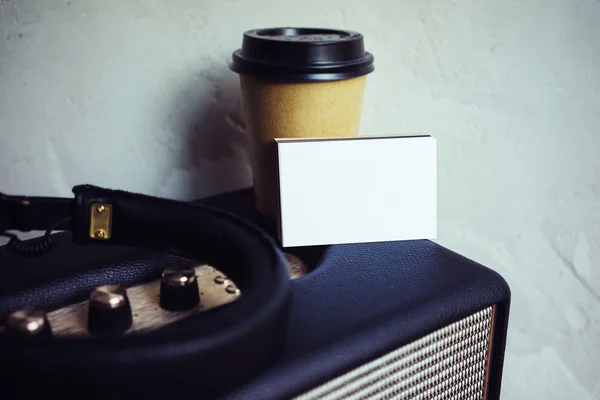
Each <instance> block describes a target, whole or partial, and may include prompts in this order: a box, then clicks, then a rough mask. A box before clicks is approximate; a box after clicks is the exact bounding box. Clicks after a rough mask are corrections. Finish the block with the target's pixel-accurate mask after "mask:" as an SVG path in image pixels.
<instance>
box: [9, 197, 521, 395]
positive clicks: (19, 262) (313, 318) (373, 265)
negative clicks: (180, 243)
mask: <svg viewBox="0 0 600 400" xmlns="http://www.w3.org/2000/svg"><path fill="white" fill-rule="evenodd" d="M201 203H203V204H207V205H209V206H213V207H217V208H220V209H222V210H225V211H227V212H229V213H232V214H236V215H238V216H241V217H242V218H244V219H246V220H248V221H250V222H251V223H253V224H255V225H257V226H260V227H261V228H262V229H264V230H265V231H267V232H268V233H270V234H271V235H274V234H275V226H274V224H273V223H272V222H270V221H269V220H265V219H263V218H262V217H261V216H260V215H259V214H258V213H257V212H256V210H255V209H254V206H253V204H254V198H253V193H252V190H250V189H249V190H242V191H237V192H232V193H228V194H224V195H219V196H215V197H212V198H208V199H205V200H202V201H201ZM382 223H385V221H382ZM315 229H318V227H315ZM53 238H54V240H55V242H56V243H57V244H58V246H57V248H56V249H55V250H53V251H52V252H50V253H48V254H47V255H44V256H41V257H37V258H22V257H18V256H15V255H13V254H9V253H8V252H6V251H4V250H1V251H0V265H1V266H2V267H0V321H4V322H5V320H6V317H7V316H8V315H9V313H11V312H12V311H14V310H17V309H22V308H25V307H36V308H40V309H44V310H45V311H46V312H47V313H48V316H49V318H50V323H51V324H52V329H53V331H54V332H55V334H59V333H60V332H66V333H67V334H68V333H71V334H76V333H77V332H79V333H80V334H87V333H86V332H84V331H85V329H83V328H82V329H79V328H77V329H79V331H77V329H76V328H75V327H76V325H77V324H78V322H77V321H79V320H81V318H80V317H81V315H83V314H81V313H83V312H84V311H85V310H86V309H87V308H85V307H88V306H89V302H87V300H86V296H87V293H89V292H90V291H91V290H93V289H94V288H95V287H97V286H99V285H104V284H114V283H116V282H117V283H121V284H123V285H125V286H128V287H129V289H128V290H129V301H130V302H131V303H132V304H131V307H132V309H133V310H134V311H133V312H134V314H135V318H137V319H135V318H134V325H135V324H138V325H135V326H138V327H139V326H142V325H140V324H146V325H152V324H158V325H161V324H163V325H164V324H167V325H168V324H169V323H170V322H169V321H171V320H175V319H178V318H197V319H201V318H203V315H202V313H198V314H194V315H187V314H185V313H180V312H179V313H174V314H173V313H171V312H165V311H161V309H160V307H159V301H158V300H157V297H158V296H156V295H155V294H153V295H152V296H150V297H148V296H146V297H144V295H143V293H157V292H156V291H158V290H159V283H158V281H157V279H158V280H160V273H161V271H163V270H164V269H165V268H168V267H174V266H176V267H195V268H196V271H197V274H196V275H197V276H198V284H199V287H200V291H201V292H202V296H204V297H202V299H203V300H202V301H203V302H204V303H203V304H204V307H206V308H211V307H213V306H214V307H216V306H217V305H218V304H217V303H219V304H220V303H223V305H221V306H222V307H227V304H226V303H228V302H231V301H235V296H237V295H241V296H243V295H244V293H243V290H242V293H241V294H240V293H238V291H237V289H236V287H235V284H234V283H233V282H230V283H229V284H228V281H227V279H228V278H227V277H226V276H222V275H219V273H218V271H217V270H215V269H210V268H209V267H204V266H198V263H197V262H194V261H191V260H189V259H185V258H182V257H176V256H172V255H167V254H162V253H155V252H151V251H141V250H132V249H126V248H117V247H110V246H102V247H80V246H76V245H73V244H71V243H70V235H69V234H66V233H62V234H57V235H53ZM283 250H284V251H285V252H286V253H287V255H288V260H289V262H290V268H291V269H292V275H295V276H297V277H296V279H294V280H292V282H291V283H292V288H291V300H290V303H291V304H290V309H289V315H288V319H287V324H286V326H285V328H282V329H285V334H284V340H283V342H282V343H281V344H279V345H278V346H279V350H278V352H277V354H276V355H275V356H273V357H271V358H270V359H269V362H268V363H267V365H266V366H264V368H259V369H256V370H254V371H252V373H251V374H249V375H248V376H247V377H246V378H245V379H244V380H243V382H240V383H239V384H236V385H233V386H230V385H224V386H223V387H222V388H219V390H217V392H215V393H211V394H210V396H211V397H219V398H226V399H289V398H297V399H440V400H441V399H498V398H499V396H500V385H501V378H502V367H503V359H504V350H505V343H506V334H507V326H508V313H509V304H510V290H509V288H508V285H507V284H506V282H505V281H504V279H503V278H502V277H501V276H500V275H498V274H497V273H496V272H494V271H492V270H490V269H488V268H486V267H484V266H482V265H480V264H478V263H476V262H473V261H471V260H469V259H467V258H465V257H463V256H461V255H459V254H456V253H454V252H452V251H450V250H448V249H445V248H444V247H442V246H439V245H437V244H435V243H433V242H431V241H426V240H417V241H404V242H379V243H368V244H348V245H333V246H319V247H303V248H286V249H283ZM163 281H164V274H163ZM162 284H164V282H162V283H161V285H162ZM152 290H154V291H155V292H152ZM161 290H162V289H161ZM65 293H66V294H65ZM135 293H141V294H140V296H137V295H136V294H135ZM211 293H212V294H211ZM211 296H212V297H211ZM227 296H229V297H227ZM232 296H233V297H232ZM138 298H139V299H142V298H144V299H146V300H138ZM223 299H225V300H223ZM138 301H150V302H155V303H156V304H155V305H153V306H152V307H146V306H144V307H140V306H139V305H138V304H136V303H137V302H138ZM211 301H214V302H215V303H214V304H213V303H211ZM153 304H154V303H153ZM84 306H85V307H84ZM136 310H140V311H136ZM200 311H201V310H200ZM211 312H212V313H219V310H218V308H215V309H214V310H212V311H211ZM77 313H80V314H77ZM142 314H147V315H146V316H145V317H144V315H142ZM150 314H152V316H150ZM77 315H79V316H80V317H77V318H76V317H73V316H77ZM78 318H79V320H78ZM169 318H170V319H169ZM59 320H60V321H61V323H62V324H63V325H61V326H58V324H57V323H56V321H59ZM142 320H143V321H142ZM136 321H137V322H136ZM230 323H232V324H235V323H236V322H235V321H230ZM69 324H71V325H69ZM82 326H83V325H82ZM76 331H77V332H76ZM224 340H225V339H224ZM252 351H253V349H251V348H248V349H247V350H241V351H240V350H239V349H237V350H236V352H224V353H223V360H224V362H226V363H229V365H230V366H231V371H232V372H233V371H235V370H236V368H237V367H238V365H239V364H240V363H242V362H243V360H244V359H245V357H247V354H250V353H251V352H252ZM246 352H248V353H247V354H246ZM0 358H1V355H0ZM197 362H198V363H199V364H200V363H203V362H206V360H197ZM190 373H191V376H192V377H193V371H191V372H190ZM6 376H7V375H1V376H0V381H2V380H3V379H4V380H5V379H6ZM198 378H200V377H198ZM47 383H48V384H49V385H50V386H51V385H52V382H47ZM98 385H102V382H100V383H98ZM152 387H153V383H152V382H147V387H145V388H135V387H132V388H130V389H131V390H132V393H136V392H138V389H140V390H142V391H144V389H145V390H146V391H147V392H148V393H152ZM185 395H186V396H185V397H189V398H203V393H198V391H197V390H196V389H195V387H194V381H193V379H190V380H189V387H186V388H185ZM85 397H86V394H85V392H83V394H82V395H81V398H85ZM89 397H93V394H92V393H90V396H89Z"/></svg>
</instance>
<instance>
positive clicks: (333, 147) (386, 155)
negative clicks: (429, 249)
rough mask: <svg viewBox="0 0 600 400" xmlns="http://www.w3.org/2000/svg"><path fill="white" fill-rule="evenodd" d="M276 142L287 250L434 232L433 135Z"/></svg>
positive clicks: (282, 232) (282, 231) (429, 235)
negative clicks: (295, 247)
mask: <svg viewBox="0 0 600 400" xmlns="http://www.w3.org/2000/svg"><path fill="white" fill-rule="evenodd" d="M276 141H277V149H278V163H279V191H280V206H281V207H280V219H279V238H280V239H281V242H282V245H283V246H284V247H294V246H311V245H325V244H341V243H359V242H379V241H391V240H410V239H434V238H435V237H436V235H437V173H436V172H437V162H436V153H437V152H436V140H435V139H434V138H432V137H430V136H383V137H358V138H351V139H348V138H344V139H276Z"/></svg>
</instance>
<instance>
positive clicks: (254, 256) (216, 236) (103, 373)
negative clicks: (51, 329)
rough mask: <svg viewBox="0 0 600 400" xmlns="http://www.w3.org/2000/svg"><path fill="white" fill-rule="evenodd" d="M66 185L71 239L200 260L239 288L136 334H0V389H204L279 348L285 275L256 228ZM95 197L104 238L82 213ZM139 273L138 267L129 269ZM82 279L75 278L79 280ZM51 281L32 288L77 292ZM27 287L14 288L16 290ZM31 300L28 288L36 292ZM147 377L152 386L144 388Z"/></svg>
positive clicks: (219, 215)
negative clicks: (105, 217)
mask: <svg viewBox="0 0 600 400" xmlns="http://www.w3.org/2000/svg"><path fill="white" fill-rule="evenodd" d="M74 192H75V194H76V208H77V209H78V211H76V212H75V213H74V218H73V226H74V233H73V241H74V242H76V243H90V244H95V243H107V244H119V245H125V246H132V247H148V248H152V249H160V250H163V251H166V252H169V253H171V254H179V255H182V256H186V257H189V258H193V259H194V260H197V261H199V262H206V263H209V264H211V265H214V266H215V267H217V268H219V270H221V271H222V272H224V273H225V274H227V275H228V276H230V277H231V278H232V279H233V280H234V281H235V282H236V285H237V286H238V287H239V288H240V289H241V290H242V293H243V295H242V296H241V297H240V298H239V299H238V300H237V301H235V302H234V303H230V304H228V305H226V306H224V307H221V308H220V309H219V310H218V312H215V311H214V310H211V311H208V312H206V313H203V314H202V315H201V318H199V316H194V317H190V318H186V319H184V320H181V321H178V322H176V323H173V324H171V325H168V326H167V327H165V328H162V329H159V330H156V331H152V332H148V333H143V334H132V335H124V336H118V337H111V338H105V337H102V338H50V339H36V340H29V341H27V342H25V341H23V340H19V338H14V337H12V336H10V337H9V336H7V335H4V336H3V337H2V338H0V354H1V355H2V365H3V366H4V367H10V368H4V369H5V370H10V371H11V374H10V375H9V376H8V377H9V379H8V380H6V382H5V383H4V385H2V387H3V388H6V387H7V386H10V385H11V383H14V382H18V380H19V378H25V379H26V380H27V381H28V382H30V383H38V385H43V387H45V388H47V390H49V391H52V392H53V393H54V394H57V395H58V394H60V395H64V394H68V395H75V393H76V392H77V391H78V389H77V387H76V386H74V385H73V382H76V383H77V384H78V385H82V386H85V387H86V389H87V390H89V391H90V392H91V393H93V395H94V396H98V397H104V396H111V395H112V394H114V393H115V392H117V393H118V392H119V391H120V390H121V389H123V388H127V387H129V386H132V387H136V388H139V390H138V391H137V394H147V395H151V394H156V393H164V394H167V393H168V394H170V395H176V396H177V395H178V394H179V393H180V392H182V391H185V389H186V383H188V382H190V381H194V382H195V387H196V389H197V390H201V391H203V392H205V393H207V394H208V395H210V394H211V393H215V392H216V391H217V390H219V389H220V388H221V387H222V386H230V385H233V384H236V383H239V382H240V381H241V380H242V379H245V378H247V377H248V376H249V375H251V374H252V373H254V371H256V370H258V369H260V368H261V367H263V366H264V365H265V363H266V362H267V360H269V359H270V358H271V357H272V356H273V355H274V353H275V352H276V351H277V350H279V348H280V343H281V340H282V337H283V332H284V328H285V324H286V322H287V320H286V315H287V309H288V304H289V301H288V297H289V296H288V293H289V286H290V281H289V274H288V272H287V267H286V264H285V261H284V258H283V255H282V253H281V252H280V251H279V250H278V249H277V248H276V246H275V245H274V241H273V240H272V239H271V238H270V237H269V236H267V235H266V234H265V233H264V232H262V231H261V230H259V229H257V228H256V227H255V226H253V225H251V224H249V223H248V222H246V221H244V220H242V219H240V218H238V217H235V216H233V215H231V214H229V213H226V212H223V211H219V210H215V209H211V208H209V207H206V206H203V205H195V204H190V203H182V202H176V201H172V200H166V199H159V198H155V197H149V196H143V195H138V194H133V193H127V192H122V191H112V190H107V189H100V188H96V187H91V186H80V187H76V188H75V189H74ZM95 203H108V204H111V205H112V209H113V211H112V212H113V218H112V222H111V224H112V234H111V237H110V239H109V240H103V241H100V240H94V239H91V238H90V237H89V224H90V214H89V212H90V211H89V210H90V209H91V205H92V204H95ZM40 264H41V263H40ZM114 268H115V267H114V266H113V267H112V269H113V270H114ZM147 270H148V268H146V266H144V267H143V268H141V269H140V270H139V272H141V273H147ZM97 271H98V270H94V271H93V272H92V275H94V274H95V273H96V272H97ZM100 271H101V272H100V273H101V274H102V278H101V279H108V278H109V277H108V276H106V274H105V271H106V270H105V269H104V268H101V269H100ZM124 271H126V272H124ZM130 276H131V272H130V271H128V268H127V266H126V265H124V268H123V269H122V270H118V271H116V273H115V275H114V276H112V277H110V280H111V281H112V283H115V281H116V282H119V283H120V282H121V277H130ZM89 280H90V278H89V277H88V278H86V279H84V282H83V283H84V284H89ZM55 282H57V281H55ZM58 283H59V284H58V285H55V286H54V287H46V288H45V289H43V290H42V293H43V292H46V293H50V292H52V293H63V294H64V295H65V296H67V297H68V296H72V295H74V293H75V292H78V291H79V289H80V285H79V283H80V282H78V281H77V280H73V279H72V277H70V276H69V277H63V279H61V280H59V281H58ZM105 283H109V282H105ZM32 290H33V292H35V289H34V288H32ZM29 293H31V292H30V291H25V292H21V294H23V295H24V296H27V295H28V294H29ZM41 297H43V294H41V295H40V293H39V291H38V296H37V298H38V299H39V298H41ZM14 299H15V297H14V296H13V297H12V300H11V301H14ZM54 300H55V301H60V300H63V299H54ZM0 303H2V304H4V300H2V302H0ZM27 305H28V306H39V304H36V303H29V304H27ZM242 351H243V352H244V354H245V357H244V359H243V360H241V361H240V362H238V363H237V365H236V368H235V369H231V365H230V363H229V360H228V357H227V356H228V354H229V353H230V352H231V353H233V354H239V353H240V352H242ZM148 381H151V382H153V384H152V385H148V384H147V383H148ZM18 384H21V383H20V382H18ZM15 389H18V386H17V387H16V388H15Z"/></svg>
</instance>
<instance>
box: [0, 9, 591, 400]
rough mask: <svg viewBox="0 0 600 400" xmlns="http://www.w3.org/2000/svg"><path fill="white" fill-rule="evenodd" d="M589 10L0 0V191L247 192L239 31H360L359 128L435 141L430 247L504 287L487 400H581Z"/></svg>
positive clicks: (585, 344) (585, 352)
mask: <svg viewBox="0 0 600 400" xmlns="http://www.w3.org/2000/svg"><path fill="white" fill-rule="evenodd" d="M598 21H600V4H599V3H598V1H593V0H580V1H574V0H545V1H526V0H506V1H494V0H480V1H468V0H461V1H447V0H439V1H408V0H404V1H373V2H366V1H348V0H343V1H342V0H334V1H329V2H326V1H315V0H304V1H301V2H283V1H279V0H277V1H275V0H260V1H225V0H221V1H191V0H188V1H184V0H170V1H156V0H154V1H151V0H147V1H139V0H138V1H133V0H131V1H124V0H103V1H100V0H98V1H91V0H88V1H85V0H70V1H68V0H62V1H58V0H0V188H1V189H2V190H3V191H5V192H12V193H20V192H23V193H30V194H47V195H68V194H69V192H70V188H71V186H72V185H74V184H78V183H82V182H89V183H94V184H99V185H106V186H110V187H116V188H127V189H130V190H135V191H141V192H145V193H149V194H156V195H163V196H170V197H175V198H181V199H191V198H196V197H200V196H205V195H209V194H212V193H217V192H221V191H225V190H228V189H234V188H239V187H243V186H246V185H249V184H250V182H251V174H250V171H249V168H248V166H247V164H248V155H247V145H248V141H247V136H246V131H245V128H244V123H243V120H242V118H241V113H240V104H239V89H238V84H237V77H236V76H235V75H234V74H233V73H231V72H229V71H228V69H227V63H228V60H229V58H230V53H231V51H232V50H234V49H235V48H237V47H238V46H239V44H240V41H241V34H242V32H243V31H244V30H246V29H251V28H255V27H266V26H280V25H310V26H328V27H340V28H348V29H354V30H358V31H360V32H362V33H364V34H365V36H366V43H367V46H368V49H369V50H370V51H371V52H372V53H374V54H375V57H376V67H377V70H376V72H375V73H374V74H372V75H371V76H369V79H368V87H367V95H366V99H365V108H364V116H363V123H362V129H361V130H362V132H363V133H364V134H393V133H399V132H428V133H431V134H433V135H434V136H436V137H437V138H438V139H439V164H440V167H439V224H440V239H439V241H440V242H441V243H442V244H444V245H447V246H449V247H451V248H453V249H455V250H457V251H459V252H461V253H463V254H465V255H467V256H469V257H471V258H474V259H476V260H478V261H480V262H482V263H484V264H486V265H489V266H490V267H492V268H494V269H496V270H498V271H499V272H500V273H501V274H503V275H504V276H505V277H506V278H507V280H508V281H509V283H510V284H511V286H512V289H513V308H512V315H511V323H510V332H509V346H508V354H507V359H506V371H505V380H504V391H503V393H504V398H505V399H524V400H530V399H597V398H600V377H599V376H598V374H599V373H598V372H597V363H598V359H600V340H599V338H600V271H599V269H598V268H599V264H600V157H599V156H598V152H599V150H600V96H599V94H600V24H599V23H598Z"/></svg>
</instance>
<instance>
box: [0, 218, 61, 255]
mask: <svg viewBox="0 0 600 400" xmlns="http://www.w3.org/2000/svg"><path fill="white" fill-rule="evenodd" d="M70 219H71V217H69V218H65V219H64V220H62V221H59V222H57V223H56V224H54V225H52V226H51V227H50V228H48V230H46V233H45V234H44V236H42V237H39V238H35V239H30V240H27V241H23V240H21V239H19V237H18V236H17V235H15V234H14V233H9V232H0V236H4V237H7V238H9V239H10V240H9V241H8V243H7V244H6V250H7V251H8V252H10V253H13V254H16V255H19V256H22V257H38V256H41V255H44V254H46V253H49V252H50V251H52V250H53V249H55V248H56V242H55V241H54V240H52V237H51V235H52V232H53V231H54V230H55V229H56V227H58V226H60V225H62V224H64V223H66V222H68V221H69V220H70Z"/></svg>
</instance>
